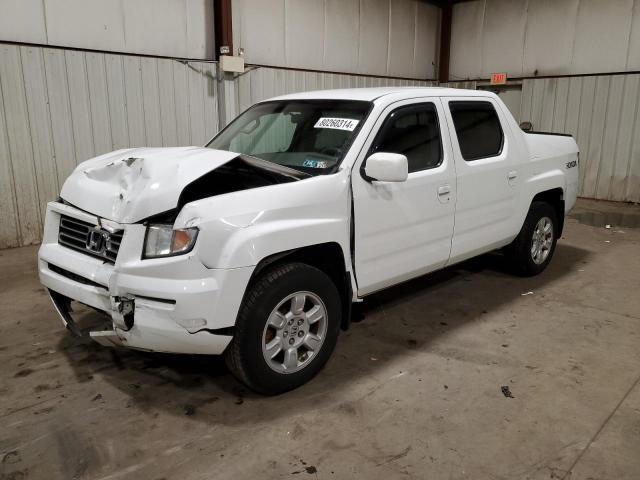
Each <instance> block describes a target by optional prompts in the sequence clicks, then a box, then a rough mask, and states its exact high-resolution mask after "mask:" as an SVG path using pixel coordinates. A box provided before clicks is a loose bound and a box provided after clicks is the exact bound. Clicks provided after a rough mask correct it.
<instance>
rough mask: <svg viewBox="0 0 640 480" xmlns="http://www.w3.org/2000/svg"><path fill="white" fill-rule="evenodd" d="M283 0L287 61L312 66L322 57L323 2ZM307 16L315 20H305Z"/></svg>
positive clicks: (294, 64)
mask: <svg viewBox="0 0 640 480" xmlns="http://www.w3.org/2000/svg"><path fill="white" fill-rule="evenodd" d="M285 2H286V3H285V5H286V8H285V16H286V18H285V23H286V25H287V27H288V28H287V30H286V32H285V35H286V41H285V48H286V52H285V53H286V56H287V61H288V62H289V65H291V66H297V67H299V68H314V67H315V66H316V65H317V64H318V59H319V58H324V31H325V27H324V22H325V16H324V3H323V2H319V1H318V0H285ZM234 17H235V16H234ZM309 17H312V18H315V19H317V21H315V22H307V21H306V19H307V18H309Z"/></svg>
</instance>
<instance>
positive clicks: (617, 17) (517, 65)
mask: <svg viewBox="0 0 640 480" xmlns="http://www.w3.org/2000/svg"><path fill="white" fill-rule="evenodd" d="M639 69H640V0H475V1H470V2H462V3H458V4H456V5H455V6H454V8H453V25H452V40H451V64H450V73H451V78H452V79H454V80H463V79H469V78H470V79H478V78H488V76H489V75H490V74H491V73H494V72H504V71H506V72H507V73H508V75H509V76H511V77H521V76H537V75H540V76H553V75H574V74H584V73H607V72H624V71H636V70H639Z"/></svg>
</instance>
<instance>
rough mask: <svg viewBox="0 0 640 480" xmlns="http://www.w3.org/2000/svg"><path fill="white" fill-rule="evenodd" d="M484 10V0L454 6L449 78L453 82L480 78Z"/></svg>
mask: <svg viewBox="0 0 640 480" xmlns="http://www.w3.org/2000/svg"><path fill="white" fill-rule="evenodd" d="M484 9H485V2H484V1H483V0H482V1H475V2H465V3H457V4H455V5H454V6H453V19H452V24H451V56H450V60H449V77H450V78H451V79H452V80H462V79H466V78H480V72H482V25H483V23H484Z"/></svg>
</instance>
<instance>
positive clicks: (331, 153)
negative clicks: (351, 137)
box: [320, 147, 342, 157]
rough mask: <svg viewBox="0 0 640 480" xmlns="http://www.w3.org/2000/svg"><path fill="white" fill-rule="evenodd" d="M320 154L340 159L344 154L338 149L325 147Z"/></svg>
mask: <svg viewBox="0 0 640 480" xmlns="http://www.w3.org/2000/svg"><path fill="white" fill-rule="evenodd" d="M320 153H323V154H324V155H329V156H330V157H338V156H340V155H341V154H342V150H341V149H339V148H337V147H324V148H321V149H320Z"/></svg>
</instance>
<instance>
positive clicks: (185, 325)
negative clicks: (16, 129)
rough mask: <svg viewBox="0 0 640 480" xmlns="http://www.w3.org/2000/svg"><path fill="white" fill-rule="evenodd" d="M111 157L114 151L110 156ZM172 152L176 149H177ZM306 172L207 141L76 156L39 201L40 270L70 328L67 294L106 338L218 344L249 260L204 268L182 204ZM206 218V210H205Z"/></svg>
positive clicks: (215, 347)
mask: <svg viewBox="0 0 640 480" xmlns="http://www.w3.org/2000/svg"><path fill="white" fill-rule="evenodd" d="M116 157H117V158H116ZM176 157H177V158H176ZM306 176H307V174H304V173H301V172H297V171H295V170H291V169H288V168H286V167H280V166H277V165H273V164H269V162H266V161H263V160H259V159H254V158H252V157H246V156H242V155H237V154H234V153H232V152H223V151H217V150H211V149H202V148H195V147H190V148H186V149H136V150H134V151H125V152H119V153H118V154H117V155H115V154H111V155H106V156H103V157H99V159H94V160H91V161H88V162H85V163H84V164H82V165H81V166H80V167H78V169H76V171H75V172H74V173H73V174H72V175H71V177H69V179H68V180H67V182H66V183H65V185H64V187H63V189H62V193H61V200H60V201H58V202H51V203H49V205H48V208H47V215H46V221H45V232H44V236H43V242H42V245H41V248H40V251H39V273H40V279H41V282H42V284H43V285H44V286H45V287H46V288H47V289H48V290H49V292H50V295H51V299H52V302H53V305H54V307H55V309H56V310H57V312H58V314H59V315H60V318H61V319H62V321H63V323H64V324H65V326H66V327H67V328H68V329H69V330H70V331H71V332H72V333H73V334H75V335H82V334H83V332H84V329H82V328H80V325H79V324H78V323H77V322H76V321H75V320H74V316H75V314H74V312H73V310H72V304H73V302H78V303H80V304H83V305H86V306H89V307H91V308H93V309H96V310H98V311H100V312H102V313H104V314H106V315H107V317H108V323H107V325H106V327H105V328H102V329H95V330H93V331H90V332H89V335H90V337H91V338H92V339H93V340H95V341H97V342H98V343H100V344H102V345H106V346H120V345H122V346H126V347H130V348H136V349H141V350H150V351H159V352H175V353H196V354H197V353H203V354H219V353H222V351H224V349H225V348H226V346H227V344H228V343H229V342H230V340H231V338H232V337H231V333H232V332H231V331H230V327H231V326H232V325H233V324H234V323H235V317H236V314H237V310H238V308H239V305H240V302H241V300H242V293H243V292H244V290H245V287H246V285H247V284H248V281H249V279H250V276H251V272H252V268H251V267H249V266H247V267H240V268H232V269H223V268H211V267H210V266H206V265H205V264H203V262H202V261H201V258H200V255H199V252H198V250H197V248H195V246H196V245H197V244H198V243H199V242H200V241H201V240H202V241H203V242H205V243H206V242H207V240H206V239H201V238H200V237H201V236H202V235H200V229H199V223H200V222H201V221H202V219H192V221H191V223H192V225H189V226H183V227H182V228H177V227H176V225H175V222H176V218H177V216H178V215H179V213H180V211H181V210H182V208H183V207H184V206H185V205H187V204H189V203H193V202H196V201H198V200H201V199H204V198H209V197H213V196H216V195H223V194H227V193H232V192H236V191H240V190H247V189H253V188H260V187H267V186H270V185H277V184H282V183H290V182H296V181H297V180H300V179H302V178H305V177H306ZM205 221H206V220H205Z"/></svg>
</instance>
